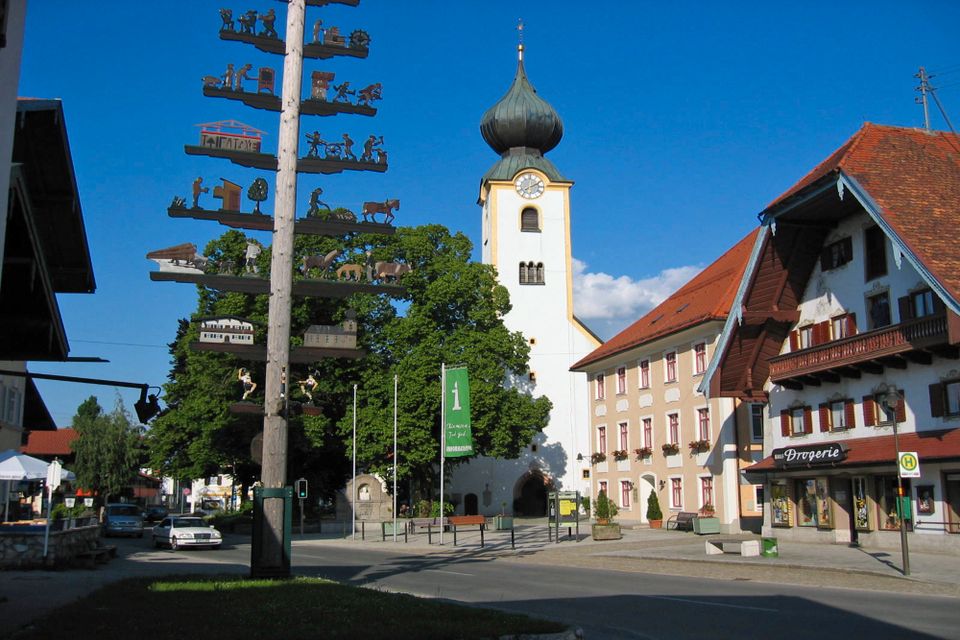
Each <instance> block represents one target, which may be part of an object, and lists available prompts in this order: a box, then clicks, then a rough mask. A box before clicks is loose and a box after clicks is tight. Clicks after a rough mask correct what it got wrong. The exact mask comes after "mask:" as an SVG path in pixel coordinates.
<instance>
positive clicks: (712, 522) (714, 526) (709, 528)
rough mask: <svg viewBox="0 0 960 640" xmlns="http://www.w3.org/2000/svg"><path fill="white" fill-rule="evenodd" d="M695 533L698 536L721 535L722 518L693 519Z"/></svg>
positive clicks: (704, 517)
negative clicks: (707, 534)
mask: <svg viewBox="0 0 960 640" xmlns="http://www.w3.org/2000/svg"><path fill="white" fill-rule="evenodd" d="M693 532H694V533H696V534H698V535H703V534H705V533H720V518H714V517H712V516H699V517H697V518H694V519H693Z"/></svg>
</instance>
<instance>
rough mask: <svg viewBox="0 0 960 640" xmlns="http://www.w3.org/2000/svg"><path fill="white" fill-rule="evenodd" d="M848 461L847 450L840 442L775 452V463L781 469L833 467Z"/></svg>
mask: <svg viewBox="0 0 960 640" xmlns="http://www.w3.org/2000/svg"><path fill="white" fill-rule="evenodd" d="M846 459H847V448H846V447H845V446H844V445H843V444H842V443H839V442H830V443H827V444H813V445H808V446H805V447H784V448H782V449H774V450H773V461H774V463H775V464H776V465H777V467H779V468H780V469H789V468H791V467H810V466H815V465H832V464H836V463H838V462H842V461H843V460H846Z"/></svg>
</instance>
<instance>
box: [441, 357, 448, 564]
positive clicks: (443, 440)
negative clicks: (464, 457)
mask: <svg viewBox="0 0 960 640" xmlns="http://www.w3.org/2000/svg"><path fill="white" fill-rule="evenodd" d="M446 416H447V365H446V363H444V362H441V363H440V545H441V546H442V545H443V462H444V459H445V458H446V451H445V450H446V446H447V424H446V422H447V417H446Z"/></svg>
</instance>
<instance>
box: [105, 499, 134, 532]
mask: <svg viewBox="0 0 960 640" xmlns="http://www.w3.org/2000/svg"><path fill="white" fill-rule="evenodd" d="M103 535H104V536H105V537H110V536H117V535H125V536H137V537H138V538H142V537H143V513H142V512H141V511H140V507H138V506H137V505H135V504H124V503H117V504H108V505H106V506H105V507H104V514H103Z"/></svg>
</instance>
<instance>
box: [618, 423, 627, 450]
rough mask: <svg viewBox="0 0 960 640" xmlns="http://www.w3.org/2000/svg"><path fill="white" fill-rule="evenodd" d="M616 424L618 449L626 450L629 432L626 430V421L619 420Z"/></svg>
mask: <svg viewBox="0 0 960 640" xmlns="http://www.w3.org/2000/svg"><path fill="white" fill-rule="evenodd" d="M618 426H619V427H620V450H621V451H626V450H627V447H628V446H629V444H628V443H629V432H628V430H627V423H626V422H621V423H620V424H619V425H618Z"/></svg>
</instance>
